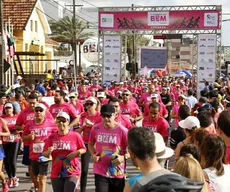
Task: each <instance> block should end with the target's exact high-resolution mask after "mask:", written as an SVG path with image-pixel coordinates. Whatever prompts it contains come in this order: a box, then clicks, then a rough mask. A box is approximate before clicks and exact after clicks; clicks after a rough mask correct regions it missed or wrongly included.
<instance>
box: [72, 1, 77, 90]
mask: <svg viewBox="0 0 230 192" xmlns="http://www.w3.org/2000/svg"><path fill="white" fill-rule="evenodd" d="M76 46H77V45H76V8H75V0H73V47H72V48H73V53H74V65H73V66H74V84H75V87H76V88H77V86H76V84H77V75H78V70H77V49H76Z"/></svg>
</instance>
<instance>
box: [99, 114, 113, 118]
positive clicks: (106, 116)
mask: <svg viewBox="0 0 230 192" xmlns="http://www.w3.org/2000/svg"><path fill="white" fill-rule="evenodd" d="M101 116H102V118H111V117H112V115H105V114H104V115H101Z"/></svg>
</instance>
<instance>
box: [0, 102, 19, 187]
mask: <svg viewBox="0 0 230 192" xmlns="http://www.w3.org/2000/svg"><path fill="white" fill-rule="evenodd" d="M17 117H18V114H16V115H15V114H14V108H13V105H12V103H6V104H5V105H4V110H3V115H2V118H3V119H4V120H5V121H6V123H7V126H8V128H9V131H10V136H6V137H2V144H3V148H4V152H5V159H4V164H5V169H6V173H7V175H8V178H9V179H8V186H9V187H10V188H11V187H17V186H18V185H19V183H18V178H17V177H16V170H17V157H18V151H19V148H20V140H21V137H20V134H19V133H18V132H17V131H16V130H15V124H16V120H17Z"/></svg>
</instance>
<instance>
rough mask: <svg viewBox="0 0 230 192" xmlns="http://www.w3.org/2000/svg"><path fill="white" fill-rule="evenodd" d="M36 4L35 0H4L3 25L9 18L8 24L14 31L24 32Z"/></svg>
mask: <svg viewBox="0 0 230 192" xmlns="http://www.w3.org/2000/svg"><path fill="white" fill-rule="evenodd" d="M36 2H37V0H4V1H3V19H4V23H7V22H8V19H9V18H10V22H11V24H12V25H13V26H14V29H19V30H24V29H25V27H26V24H27V21H28V20H29V18H30V15H31V13H32V11H33V9H34V7H35V5H36Z"/></svg>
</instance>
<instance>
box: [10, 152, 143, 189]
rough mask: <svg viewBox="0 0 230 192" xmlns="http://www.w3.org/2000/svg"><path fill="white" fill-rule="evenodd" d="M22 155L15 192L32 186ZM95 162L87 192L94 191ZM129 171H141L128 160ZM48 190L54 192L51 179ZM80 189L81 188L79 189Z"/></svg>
mask: <svg viewBox="0 0 230 192" xmlns="http://www.w3.org/2000/svg"><path fill="white" fill-rule="evenodd" d="M21 162H22V155H19V156H18V163H17V177H18V178H19V186H18V187H16V188H10V190H9V191H15V192H25V191H28V189H30V187H31V180H30V178H29V177H26V172H27V167H26V166H24V165H22V163H21ZM92 167H93V163H92V162H91V163H90V168H89V175H88V181H87V192H94V191H95V187H94V175H93V169H92ZM127 172H128V176H129V177H132V176H134V175H137V174H139V173H140V171H139V170H137V169H136V168H135V167H134V166H133V165H132V163H131V161H130V160H129V161H128V162H127ZM46 191H47V192H52V191H53V190H52V186H51V182H50V179H48V180H47V185H46ZM78 191H80V190H78Z"/></svg>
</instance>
